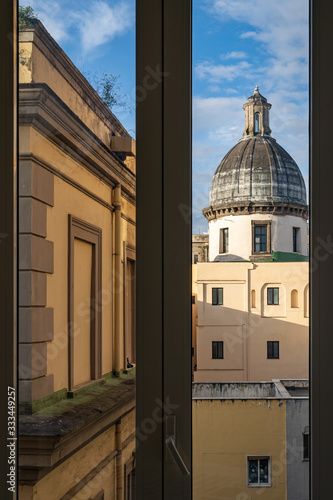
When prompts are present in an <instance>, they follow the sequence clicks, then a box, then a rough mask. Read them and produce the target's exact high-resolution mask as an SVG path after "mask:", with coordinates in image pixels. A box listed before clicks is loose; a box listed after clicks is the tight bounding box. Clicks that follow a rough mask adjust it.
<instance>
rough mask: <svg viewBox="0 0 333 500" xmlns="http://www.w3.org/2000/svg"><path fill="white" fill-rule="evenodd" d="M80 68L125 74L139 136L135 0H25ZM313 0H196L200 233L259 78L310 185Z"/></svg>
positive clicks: (282, 138)
mask: <svg viewBox="0 0 333 500" xmlns="http://www.w3.org/2000/svg"><path fill="white" fill-rule="evenodd" d="M21 5H30V6H31V7H33V9H34V10H35V12H36V13H38V18H39V19H40V20H41V21H42V22H43V24H44V25H45V27H46V29H47V30H48V31H49V32H50V33H51V35H52V36H53V37H54V38H55V39H56V41H57V42H58V43H59V45H60V46H61V47H62V49H63V50H64V51H65V52H66V53H67V54H68V56H69V57H70V58H71V59H72V61H73V62H74V64H75V65H76V66H77V67H78V69H79V70H81V71H83V72H92V73H95V72H96V73H97V74H102V73H103V72H105V73H108V74H109V73H112V74H113V75H119V82H120V84H121V89H120V93H121V94H123V95H124V96H126V100H127V102H128V106H127V108H129V109H127V108H126V109H125V110H117V109H115V110H114V112H115V114H116V116H117V117H118V118H119V120H120V121H121V122H122V123H123V125H124V126H125V128H126V129H127V130H128V131H129V132H130V133H131V135H133V136H134V137H135V113H134V105H135V0H115V1H112V0H92V1H91V0H52V2H51V1H50V0H21ZM308 12H309V7H308V0H279V1H276V0H252V1H251V2H250V1H249V0H193V203H192V207H193V218H192V220H193V233H199V232H200V233H203V232H206V231H207V228H208V226H207V222H206V220H205V218H204V216H203V215H202V209H203V208H204V207H207V206H208V205H209V188H210V184H211V181H212V177H213V175H214V172H215V170H216V169H217V167H218V165H219V163H220V161H221V160H222V158H223V157H224V156H225V154H226V153H227V152H228V151H229V149H230V148H231V147H233V146H234V145H235V144H236V143H237V142H238V140H239V139H240V138H241V137H242V134H243V131H244V125H245V118H244V111H243V109H242V106H243V104H244V103H245V101H246V99H247V98H248V97H249V96H250V95H251V94H252V93H253V90H254V88H255V86H256V85H258V86H259V90H260V93H261V94H262V95H264V96H265V97H266V98H267V100H268V102H270V103H271V104H272V108H271V111H270V128H271V129H272V137H274V138H275V139H276V140H277V141H278V143H279V144H280V145H281V146H283V147H284V148H285V149H286V150H287V151H288V152H289V154H290V155H291V156H292V157H293V158H294V160H295V161H296V163H297V164H298V166H299V167H300V169H301V171H302V173H303V176H304V179H305V183H306V186H307V187H308V156H309V155H308V142H309V141H308V136H309V132H308V87H309V85H308V74H309V69H308V64H309V50H308V45H309V41H308V32H309V27H308V23H309V20H308Z"/></svg>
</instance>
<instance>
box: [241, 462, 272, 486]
mask: <svg viewBox="0 0 333 500" xmlns="http://www.w3.org/2000/svg"><path fill="white" fill-rule="evenodd" d="M270 469H271V459H270V457H248V458H247V485H248V486H270V485H271V484H270V483H271V470H270Z"/></svg>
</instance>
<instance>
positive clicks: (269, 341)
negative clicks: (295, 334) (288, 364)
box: [267, 340, 280, 359]
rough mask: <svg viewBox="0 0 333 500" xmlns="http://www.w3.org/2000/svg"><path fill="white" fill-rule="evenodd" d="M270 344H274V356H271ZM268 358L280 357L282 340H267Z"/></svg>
mask: <svg viewBox="0 0 333 500" xmlns="http://www.w3.org/2000/svg"><path fill="white" fill-rule="evenodd" d="M269 344H272V347H273V349H272V353H273V356H269V354H270V353H269ZM275 344H277V346H278V355H277V356H274V354H275V349H274V347H275ZM267 359H280V341H279V340H267Z"/></svg>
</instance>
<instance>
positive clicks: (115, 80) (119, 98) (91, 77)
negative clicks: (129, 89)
mask: <svg viewBox="0 0 333 500" xmlns="http://www.w3.org/2000/svg"><path fill="white" fill-rule="evenodd" d="M83 75H84V76H85V77H86V78H87V80H88V82H89V83H90V85H91V86H92V87H93V88H94V89H95V90H96V92H97V94H98V95H99V96H100V98H101V99H102V101H103V102H104V104H106V105H107V106H108V108H109V109H110V110H111V111H115V110H118V111H120V110H122V111H127V112H129V113H131V112H132V109H131V106H130V105H129V102H128V99H127V96H126V95H124V94H123V93H122V89H121V87H122V85H121V83H120V81H119V75H113V74H112V73H110V74H108V73H105V72H101V71H100V72H95V73H92V72H91V71H88V72H84V73H83Z"/></svg>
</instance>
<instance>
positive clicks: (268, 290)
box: [267, 286, 280, 306]
mask: <svg viewBox="0 0 333 500" xmlns="http://www.w3.org/2000/svg"><path fill="white" fill-rule="evenodd" d="M271 290H273V292H272V297H273V300H272V302H269V292H270V291H271ZM276 290H277V302H275V291H276ZM267 305H268V306H279V305H280V288H279V287H277V286H273V287H271V286H268V287H267Z"/></svg>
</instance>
